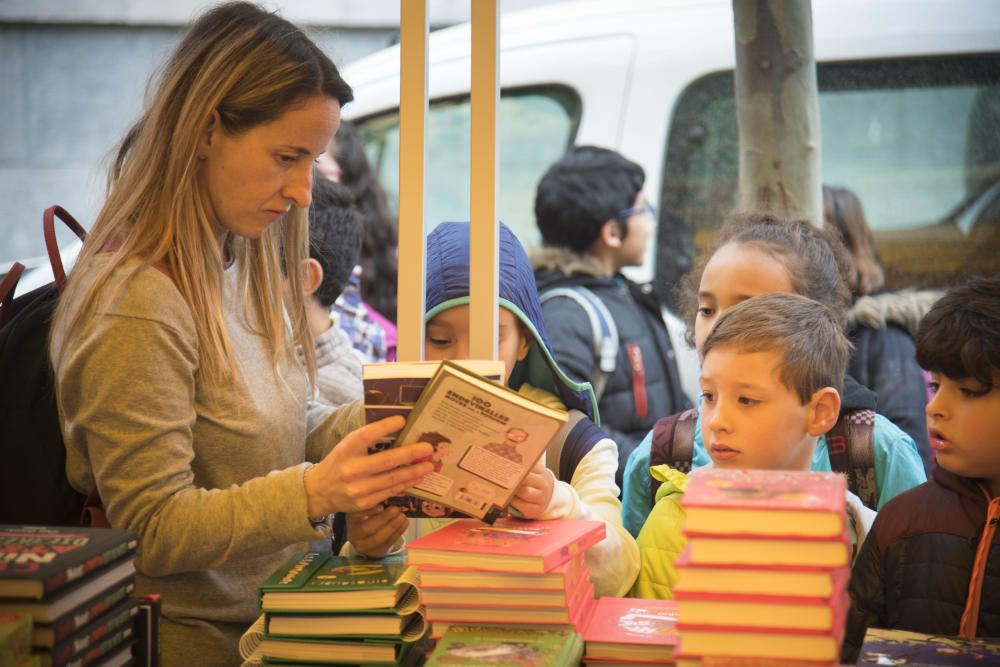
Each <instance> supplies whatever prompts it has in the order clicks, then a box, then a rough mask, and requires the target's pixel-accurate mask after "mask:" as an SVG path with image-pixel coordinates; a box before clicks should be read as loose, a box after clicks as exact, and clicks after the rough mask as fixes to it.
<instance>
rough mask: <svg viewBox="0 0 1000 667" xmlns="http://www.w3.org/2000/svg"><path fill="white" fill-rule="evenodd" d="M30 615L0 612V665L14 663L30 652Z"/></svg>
mask: <svg viewBox="0 0 1000 667" xmlns="http://www.w3.org/2000/svg"><path fill="white" fill-rule="evenodd" d="M31 625H32V624H31V616H29V615H28V614H22V613H19V612H16V611H7V612H0V665H15V664H17V661H18V660H20V659H21V658H23V657H24V656H26V655H28V654H29V653H31Z"/></svg>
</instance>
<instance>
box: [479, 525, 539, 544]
mask: <svg viewBox="0 0 1000 667" xmlns="http://www.w3.org/2000/svg"><path fill="white" fill-rule="evenodd" d="M548 532H549V529H548V528H535V527H533V528H510V527H504V526H481V527H479V528H473V529H472V530H470V531H469V532H468V533H467V534H466V535H465V536H464V537H463V538H462V542H463V543H464V544H475V545H479V546H489V547H506V546H510V545H512V544H517V543H519V542H530V541H531V540H535V539H538V538H539V537H541V536H542V535H545V534H547V533H548Z"/></svg>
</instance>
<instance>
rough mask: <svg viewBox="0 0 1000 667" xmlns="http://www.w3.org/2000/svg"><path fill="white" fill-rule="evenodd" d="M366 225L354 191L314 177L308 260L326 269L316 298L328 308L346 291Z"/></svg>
mask: <svg viewBox="0 0 1000 667" xmlns="http://www.w3.org/2000/svg"><path fill="white" fill-rule="evenodd" d="M363 233H364V221H363V219H362V217H361V212H360V211H358V209H357V208H356V207H355V206H354V198H353V197H352V196H351V191H350V190H348V189H347V188H346V187H345V186H343V185H341V184H340V183H334V182H333V181H330V180H328V179H326V178H324V177H322V176H320V175H318V174H315V175H314V179H313V189H312V204H310V206H309V256H310V257H311V258H312V259H314V260H316V261H317V262H319V263H320V266H322V267H323V281H322V282H321V283H320V286H319V289H317V290H316V291H315V292H314V293H313V296H315V297H316V300H317V301H319V302H320V303H321V304H322V305H324V306H326V307H327V308H329V307H330V306H332V305H333V302H334V301H336V300H337V297H338V296H339V295H340V293H341V292H342V291H343V290H344V286H345V285H346V284H347V280H348V278H350V277H351V271H352V270H353V269H354V265H355V264H357V263H358V255H359V254H360V252H361V235H362V234H363Z"/></svg>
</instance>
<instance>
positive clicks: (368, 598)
mask: <svg viewBox="0 0 1000 667" xmlns="http://www.w3.org/2000/svg"><path fill="white" fill-rule="evenodd" d="M416 583H417V574H416V571H415V570H413V569H412V568H409V567H407V565H406V563H405V561H404V559H403V558H402V557H398V556H397V557H388V558H384V559H382V560H378V561H372V560H365V559H362V558H348V557H343V556H336V555H334V554H332V553H330V552H305V553H298V554H295V555H294V556H293V557H292V558H290V559H289V560H288V562H287V563H285V564H284V565H283V566H282V567H280V568H279V569H278V570H276V571H275V572H274V573H273V574H272V575H271V576H270V578H268V580H267V581H266V582H264V584H263V585H261V587H260V590H259V593H260V609H261V611H262V612H263V614H262V615H261V617H260V618H259V619H258V620H257V622H256V623H255V624H254V625H253V626H252V627H251V628H250V629H249V630H248V631H247V632H246V634H244V636H243V638H242V640H241V641H240V654H241V655H242V657H243V658H244V660H246V661H247V663H245V664H251V665H252V664H265V665H281V664H286V663H288V664H291V663H294V664H303V663H305V664H330V663H351V664H364V665H397V664H398V665H411V664H416V663H417V662H418V661H419V659H420V658H421V657H422V654H423V652H424V650H425V649H424V647H423V646H422V645H421V643H420V640H421V639H422V638H423V637H424V636H425V635H426V634H427V624H426V622H425V621H424V615H423V614H424V612H423V609H422V608H421V607H420V594H419V591H418V589H417V587H416Z"/></svg>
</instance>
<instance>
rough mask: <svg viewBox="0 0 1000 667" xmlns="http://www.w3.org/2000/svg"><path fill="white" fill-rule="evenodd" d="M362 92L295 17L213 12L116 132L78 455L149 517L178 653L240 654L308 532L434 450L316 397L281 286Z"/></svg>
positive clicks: (218, 657)
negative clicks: (383, 447) (330, 150)
mask: <svg viewBox="0 0 1000 667" xmlns="http://www.w3.org/2000/svg"><path fill="white" fill-rule="evenodd" d="M351 99H352V92H351V89H350V87H349V86H348V85H347V84H346V83H345V82H344V80H343V79H342V78H341V77H340V74H339V73H338V71H337V68H336V67H335V66H334V64H333V63H332V62H331V61H330V60H329V58H327V57H326V56H325V55H324V54H323V53H322V52H321V51H320V50H319V49H318V48H317V47H316V46H315V45H314V44H313V43H312V42H311V41H310V40H309V39H308V38H307V37H306V36H305V35H304V34H303V33H302V32H301V31H300V30H299V29H298V28H296V27H295V26H294V25H292V24H291V23H289V22H288V21H285V20H284V19H282V18H280V17H278V16H277V15H275V14H272V13H268V12H265V11H263V10H262V9H260V8H259V7H257V6H255V5H252V4H248V3H243V2H236V3H231V4H226V5H221V6H219V7H216V8H214V9H211V10H210V11H208V12H206V13H205V14H204V15H202V16H201V17H200V18H199V19H198V20H197V21H196V22H195V23H194V24H193V25H192V26H191V28H190V29H189V30H188V32H187V33H186V34H185V35H184V37H183V38H182V39H181V41H180V43H179V45H178V46H177V48H176V49H175V51H174V52H173V54H172V55H171V57H170V59H169V60H168V61H167V63H166V64H165V66H164V68H163V69H162V71H161V73H160V75H159V79H158V81H157V82H156V83H155V85H153V86H152V87H151V88H150V92H149V95H148V99H147V103H146V107H145V110H144V112H143V113H142V115H141V116H140V118H139V120H138V121H137V122H136V123H135V125H134V126H133V127H132V128H131V129H130V130H129V132H128V133H127V134H126V136H125V138H124V140H123V142H122V144H121V146H120V147H119V149H118V153H117V157H116V159H115V161H114V164H113V166H112V168H111V170H110V175H109V182H108V194H107V199H106V201H105V203H104V206H103V208H102V209H101V212H100V213H99V215H98V217H97V219H96V221H95V223H94V225H93V229H92V231H91V233H90V236H89V237H88V239H87V241H86V243H85V244H84V248H83V252H82V255H81V257H80V259H79V260H78V261H77V264H76V266H75V268H74V270H73V273H72V274H71V276H70V278H69V281H68V284H67V288H66V290H65V292H64V293H63V295H62V297H61V302H60V304H59V307H58V309H57V311H56V314H55V317H54V321H53V325H52V340H51V343H50V352H51V356H52V361H53V366H54V369H55V377H56V391H57V403H58V406H59V412H60V417H61V419H62V423H63V434H64V436H65V441H66V449H67V466H66V467H67V474H68V476H69V479H70V481H71V483H72V484H73V485H74V486H75V487H76V488H77V489H78V490H80V491H81V492H84V493H89V492H91V491H93V490H96V491H98V492H99V494H100V498H101V501H102V502H103V504H104V507H105V509H106V511H107V517H108V520H109V521H110V523H111V525H112V526H115V527H118V528H128V529H132V530H135V531H136V532H137V533H138V535H139V548H138V553H137V560H136V567H137V570H138V574H137V592H138V593H140V594H143V593H150V592H157V593H160V594H161V595H162V599H163V617H162V621H161V626H160V628H161V629H160V637H161V646H162V655H163V663H164V664H165V665H193V664H197V665H228V664H235V663H237V662H238V661H239V657H238V652H237V642H238V639H239V637H240V635H241V633H242V632H243V631H244V630H245V629H246V627H247V626H248V625H249V624H250V623H251V622H252V621H253V620H254V618H255V617H256V589H257V586H258V585H259V584H260V583H261V582H262V581H263V580H264V579H265V578H266V577H267V576H268V575H269V574H270V573H271V572H272V571H273V570H274V569H276V568H277V567H278V566H279V565H281V564H282V563H283V562H284V561H285V560H286V559H287V557H288V556H289V554H290V553H291V552H292V551H294V549H295V548H296V546H301V545H302V544H304V543H305V542H307V541H308V540H310V539H317V538H320V537H322V536H323V535H329V527H328V526H329V522H328V521H326V520H325V519H326V517H327V516H328V515H329V514H330V513H332V512H339V511H349V510H361V509H367V508H370V507H372V506H374V505H376V504H377V503H379V502H381V501H382V500H383V499H385V498H387V497H389V496H391V495H394V494H397V493H399V492H401V491H402V490H403V489H404V488H406V487H408V486H411V485H412V484H413V483H415V482H416V481H418V480H419V479H420V478H422V477H423V476H424V475H426V474H427V473H429V472H430V471H431V469H432V463H431V462H430V461H426V462H421V463H414V464H413V465H408V464H411V463H412V462H413V461H414V459H417V458H421V457H428V458H429V457H430V456H431V453H432V449H431V446H430V445H428V444H426V443H421V444H418V445H414V446H412V447H408V448H402V449H397V450H393V451H389V452H383V453H379V454H375V455H371V456H369V455H367V449H368V446H369V444H371V443H372V442H374V441H375V440H376V439H378V438H380V437H383V436H385V435H388V434H389V433H391V432H393V431H395V430H397V429H398V428H399V427H400V426H401V425H402V420H401V419H399V418H395V419H387V420H384V421H382V422H378V423H376V424H372V425H370V426H367V427H364V428H361V429H357V427H358V426H360V425H361V424H362V423H363V419H362V418H361V415H360V410H359V407H358V406H357V404H354V405H351V406H346V407H345V408H342V409H340V410H338V411H334V412H331V411H330V409H329V408H323V407H321V406H319V405H317V404H314V403H312V402H311V401H310V400H309V397H310V395H311V390H310V384H311V381H312V377H313V375H314V373H315V359H314V355H313V346H312V344H311V339H310V336H309V331H308V328H307V326H306V320H305V312H304V309H303V304H302V289H301V285H300V284H299V283H300V282H301V276H299V275H298V274H297V272H294V271H292V272H289V280H290V282H291V283H292V285H291V289H290V290H288V294H289V295H290V296H289V300H288V302H285V301H284V300H283V299H282V273H281V265H282V263H284V266H300V264H301V260H302V259H303V258H305V257H308V253H307V243H308V226H307V221H306V209H307V208H308V206H309V203H310V191H311V187H312V167H313V162H314V160H315V159H316V158H317V157H318V155H319V154H320V153H322V152H323V151H324V149H325V148H326V146H327V145H328V144H329V142H330V138H331V137H332V136H333V134H334V133H335V132H336V129H337V126H338V124H339V122H340V108H341V105H343V104H346V103H347V102H349V101H351ZM296 347H299V348H300V349H301V350H302V352H303V354H304V358H305V363H304V367H303V364H300V363H299V362H298V360H297V357H296V354H295V349H296ZM355 429H357V430H355ZM309 462H315V465H313V464H312V463H309Z"/></svg>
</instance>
